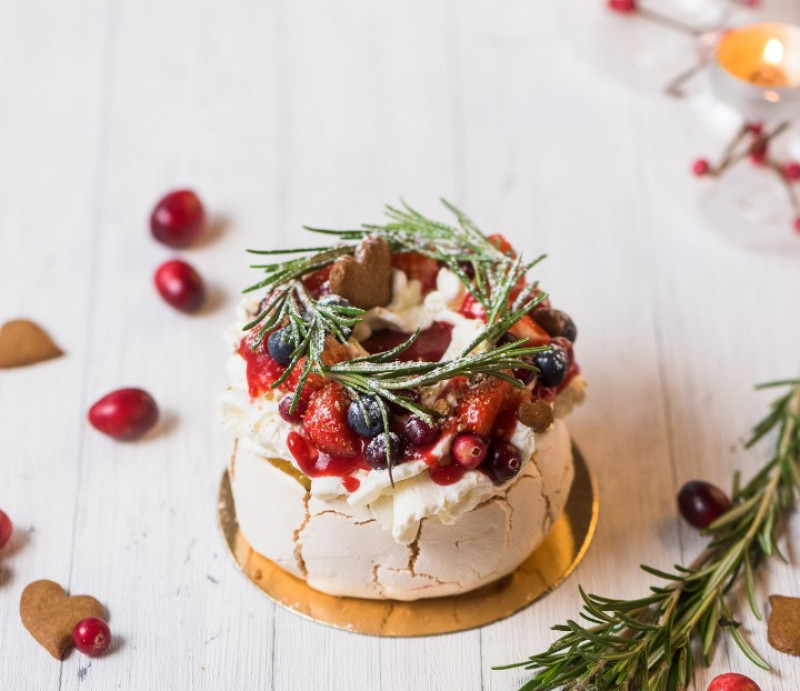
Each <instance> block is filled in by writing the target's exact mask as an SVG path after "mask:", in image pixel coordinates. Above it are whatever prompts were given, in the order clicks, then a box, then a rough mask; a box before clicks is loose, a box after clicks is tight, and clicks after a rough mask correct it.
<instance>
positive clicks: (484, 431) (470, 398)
mask: <svg viewBox="0 0 800 691" xmlns="http://www.w3.org/2000/svg"><path fill="white" fill-rule="evenodd" d="M510 392H511V384H510V383H509V382H507V381H505V380H504V379H498V378H497V377H489V378H487V379H484V380H483V381H481V382H480V383H479V384H478V385H477V386H474V387H472V388H471V389H469V390H468V391H467V392H466V393H465V394H464V396H463V397H462V398H461V400H460V401H459V404H458V420H459V422H461V423H462V424H463V425H464V429H466V430H468V431H470V432H473V433H474V434H477V435H480V436H481V437H488V436H489V434H490V433H491V431H492V427H494V422H495V420H496V419H497V416H498V414H499V413H500V410H501V409H502V408H503V403H504V402H505V400H506V397H507V396H508V394H509V393H510Z"/></svg>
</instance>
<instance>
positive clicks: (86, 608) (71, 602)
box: [19, 580, 106, 660]
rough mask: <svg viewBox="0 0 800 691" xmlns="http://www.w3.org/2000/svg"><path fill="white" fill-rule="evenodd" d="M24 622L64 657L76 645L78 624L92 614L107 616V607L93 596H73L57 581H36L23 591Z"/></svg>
mask: <svg viewBox="0 0 800 691" xmlns="http://www.w3.org/2000/svg"><path fill="white" fill-rule="evenodd" d="M19 613H20V617H22V623H23V624H24V625H25V628H26V629H28V632H29V633H30V634H31V636H33V637H34V639H36V642H37V643H39V645H41V646H42V647H43V648H44V649H45V650H46V651H47V652H48V653H50V654H51V655H52V656H53V657H54V658H56V659H57V660H60V659H61V658H63V657H64V653H66V652H67V650H68V649H69V647H70V645H72V631H73V629H74V628H75V626H76V624H77V623H78V622H79V621H82V620H83V619H87V618H89V617H97V618H98V619H105V618H106V617H105V607H103V605H102V604H100V602H98V601H97V600H95V599H94V598H93V597H90V596H89V595H73V596H69V595H67V594H66V593H65V592H64V589H63V588H62V587H61V586H60V585H59V584H58V583H54V582H53V581H47V580H42V581H34V582H33V583H31V584H30V585H29V586H28V587H26V588H25V590H23V591H22V598H21V599H20V602H19Z"/></svg>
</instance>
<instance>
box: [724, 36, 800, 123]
mask: <svg viewBox="0 0 800 691" xmlns="http://www.w3.org/2000/svg"><path fill="white" fill-rule="evenodd" d="M714 57H715V60H714V65H713V68H712V80H713V84H714V88H715V90H716V92H717V94H718V95H719V96H720V97H721V98H723V99H724V100H726V101H728V102H729V103H730V104H731V105H733V106H734V107H735V108H737V110H739V111H740V112H741V113H742V115H744V116H745V117H746V118H751V119H760V120H761V119H770V120H771V119H775V118H779V117H780V118H785V117H797V116H798V115H800V27H797V26H793V25H791V24H778V23H765V24H753V25H750V26H743V27H740V28H737V29H731V30H729V31H726V32H724V33H723V34H722V35H721V36H720V38H719V41H718V43H717V47H716V52H715V55H714Z"/></svg>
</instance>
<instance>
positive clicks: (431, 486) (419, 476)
mask: <svg viewBox="0 0 800 691" xmlns="http://www.w3.org/2000/svg"><path fill="white" fill-rule="evenodd" d="M392 279H393V297H392V301H391V302H390V303H389V304H388V305H387V306H386V307H376V308H373V309H371V310H368V311H367V312H366V313H365V314H364V316H363V319H362V321H361V322H360V323H359V324H358V325H357V326H356V328H355V330H354V333H353V337H352V339H355V340H357V341H359V340H364V339H365V338H367V337H368V336H369V335H370V334H371V333H372V332H373V331H376V330H379V329H385V328H389V329H393V330H397V331H403V332H406V333H409V332H413V331H414V330H415V329H417V328H419V329H426V328H428V327H430V326H431V325H432V324H433V322H434V321H440V322H446V323H448V324H451V325H452V326H453V330H452V336H451V341H450V345H449V347H448V348H447V351H446V352H445V354H444V356H443V359H450V358H454V357H457V356H459V355H460V354H461V353H462V352H463V350H464V349H465V348H466V347H467V346H468V345H469V344H470V343H471V342H472V341H473V340H474V339H475V337H476V336H477V334H478V333H480V331H481V330H482V329H483V327H484V325H483V322H481V321H480V320H476V319H468V318H467V317H465V316H464V315H462V314H460V313H459V312H458V309H459V307H460V306H461V303H462V301H463V297H464V293H465V288H464V286H463V284H462V283H461V281H459V279H458V277H457V276H455V275H454V274H453V273H452V272H450V271H449V270H447V269H444V268H443V269H440V271H439V274H438V276H437V280H436V289H435V290H433V291H431V292H429V293H428V294H427V295H426V296H424V297H423V295H422V286H421V284H420V282H419V281H417V280H409V279H408V277H407V276H406V274H405V273H404V272H403V271H400V270H397V269H395V270H393V276H392ZM261 297H262V296H248V297H246V298H245V299H244V300H243V301H242V303H241V304H240V305H239V307H238V310H237V324H236V325H234V326H232V327H231V328H230V329H228V330H227V331H226V334H225V337H226V341H227V343H228V345H229V347H230V356H229V358H228V365H227V366H228V375H229V378H230V384H231V385H230V388H229V389H228V390H227V391H226V392H225V393H224V394H223V395H222V396H221V398H220V401H219V412H220V416H221V418H222V424H223V426H224V427H225V428H226V429H227V430H228V431H230V432H231V433H232V434H234V435H235V436H236V437H237V438H238V439H239V443H240V444H241V445H242V447H243V448H244V449H246V450H248V451H251V452H253V453H255V454H258V455H261V456H265V457H268V458H276V459H282V460H286V461H289V462H290V463H291V464H292V465H293V466H294V467H296V468H297V469H298V470H300V468H299V466H298V465H297V463H296V461H295V459H294V457H293V456H292V454H291V453H290V452H289V450H288V448H287V443H286V441H287V437H288V436H289V434H290V433H291V432H292V431H295V432H298V433H300V432H301V431H302V425H300V424H293V423H289V422H287V421H285V420H284V419H283V418H282V417H281V416H280V414H279V413H278V402H279V401H280V398H281V397H282V395H283V392H280V391H277V390H275V391H268V392H265V393H263V394H261V395H260V396H258V397H256V398H254V399H251V397H250V394H249V391H248V385H247V371H246V364H245V361H244V359H243V358H242V357H241V356H240V355H239V354H238V352H237V349H238V347H239V343H240V341H241V338H242V326H243V325H244V324H245V323H247V322H248V321H249V320H250V319H251V318H252V316H253V314H254V313H255V312H256V311H257V307H258V303H259V300H260V298H261ZM352 339H351V340H352ZM575 379H576V380H580V378H579V377H576V378H575ZM574 386H582V383H580V382H579V381H575V382H574V383H573V384H571V385H570V387H568V388H567V390H566V391H564V392H563V393H562V396H563V395H564V394H566V393H567V392H569V391H570V389H573V387H574ZM536 437H537V435H536V434H534V432H533V431H532V430H531V429H530V428H528V427H526V426H525V425H522V424H519V423H518V424H516V426H515V428H514V430H513V432H512V434H511V437H510V439H509V441H510V442H511V443H512V444H514V446H516V447H517V448H518V449H519V452H520V458H522V459H523V466H522V467H523V469H524V468H525V466H526V465H527V464H528V463H529V462H530V460H531V457H532V456H533V454H534V453H535V451H536V448H537V442H536ZM451 441H452V435H448V434H443V435H442V437H441V438H440V440H439V442H438V443H437V444H436V446H435V447H434V448H433V449H432V450H431V452H429V456H433V457H437V456H438V457H439V458H441V457H443V456H444V455H445V454H447V453H448V452H449V448H450V442H451ZM428 470H429V466H428V465H427V464H426V462H425V461H421V460H414V461H408V462H406V463H402V464H400V465H397V466H395V467H393V469H392V476H393V478H394V483H395V484H394V487H392V484H391V480H390V478H389V472H388V470H369V471H367V470H363V469H358V470H355V471H353V472H352V473H351V474H350V476H351V477H353V478H355V479H356V480H358V483H352V485H353V486H354V485H358V486H357V489H355V490H354V491H352V492H348V491H347V489H346V488H345V484H344V483H343V479H342V478H340V477H318V478H312V479H311V494H312V496H314V497H316V498H317V499H320V500H326V499H342V500H345V501H346V502H347V503H348V504H349V505H351V506H354V507H367V508H368V509H369V510H370V511H371V513H372V515H373V516H374V518H375V519H376V521H377V522H378V523H379V524H380V525H381V526H382V527H383V528H385V529H386V530H389V531H391V533H392V536H393V538H394V540H395V541H396V542H398V543H401V544H409V543H411V542H413V540H414V539H415V537H416V536H417V533H418V531H419V526H420V521H421V520H422V519H423V518H429V517H436V518H438V519H439V520H440V521H441V522H442V523H444V524H452V523H454V522H455V521H457V520H458V519H459V518H460V517H461V516H462V515H464V514H465V513H467V512H468V511H471V510H472V509H474V508H475V507H476V506H477V505H478V504H480V503H482V502H483V501H486V500H487V499H489V498H491V497H492V496H494V495H496V494H501V493H502V492H503V491H504V490H505V488H506V486H507V485H508V484H510V483H507V484H506V485H504V486H498V485H495V484H494V483H493V482H492V480H491V479H490V478H489V477H487V476H486V475H485V474H484V473H481V472H467V473H465V474H464V476H463V477H462V478H461V479H459V480H458V481H456V482H454V483H453V484H450V485H445V486H443V485H438V484H436V483H435V482H433V480H431V478H430V474H429V473H428V472H427V471H428ZM511 482H513V480H512V481H511Z"/></svg>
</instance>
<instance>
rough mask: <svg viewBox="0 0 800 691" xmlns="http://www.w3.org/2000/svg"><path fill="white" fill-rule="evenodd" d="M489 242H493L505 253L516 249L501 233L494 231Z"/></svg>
mask: <svg viewBox="0 0 800 691" xmlns="http://www.w3.org/2000/svg"><path fill="white" fill-rule="evenodd" d="M489 242H491V243H492V244H493V245H494V246H495V247H496V248H497V249H499V250H500V251H501V252H503V253H505V254H508V253H509V252H512V251H513V250H514V248H513V247H512V246H511V243H510V242H509V241H508V240H506V239H505V236H503V235H501V234H500V233H494V234H492V235H490V236H489Z"/></svg>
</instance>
